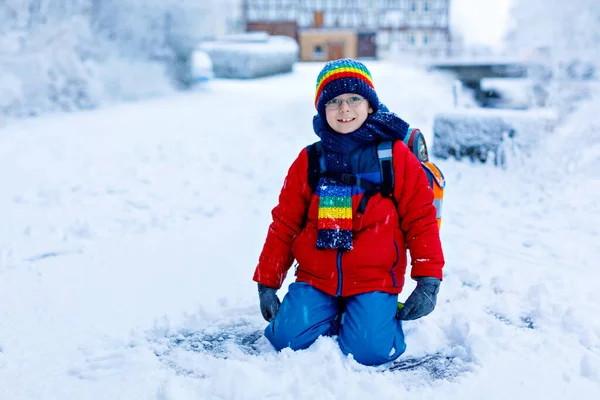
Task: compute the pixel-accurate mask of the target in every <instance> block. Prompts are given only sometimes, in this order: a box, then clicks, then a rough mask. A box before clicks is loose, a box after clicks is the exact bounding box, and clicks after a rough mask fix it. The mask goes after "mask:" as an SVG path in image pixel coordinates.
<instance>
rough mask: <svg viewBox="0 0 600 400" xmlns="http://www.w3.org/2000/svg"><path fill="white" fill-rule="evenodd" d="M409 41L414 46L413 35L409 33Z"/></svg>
mask: <svg viewBox="0 0 600 400" xmlns="http://www.w3.org/2000/svg"><path fill="white" fill-rule="evenodd" d="M408 41H409V43H410V44H411V45H412V46H414V45H415V35H410V37H409V38H408Z"/></svg>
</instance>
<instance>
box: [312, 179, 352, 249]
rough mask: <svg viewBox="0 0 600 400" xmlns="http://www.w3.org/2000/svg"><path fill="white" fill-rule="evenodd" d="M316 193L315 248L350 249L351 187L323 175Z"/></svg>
mask: <svg viewBox="0 0 600 400" xmlns="http://www.w3.org/2000/svg"><path fill="white" fill-rule="evenodd" d="M317 194H318V195H319V217H318V220H317V228H318V233H317V248H318V249H343V250H352V187H351V186H348V185H345V184H343V183H341V182H338V181H336V180H335V179H331V178H327V177H323V178H321V179H320V180H319V185H318V187H317Z"/></svg>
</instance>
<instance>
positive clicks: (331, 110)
mask: <svg viewBox="0 0 600 400" xmlns="http://www.w3.org/2000/svg"><path fill="white" fill-rule="evenodd" d="M360 99H362V101H361V100H360ZM340 102H341V104H340ZM327 104H328V105H327V106H326V107H325V116H326V117H327V123H328V124H329V126H330V127H331V129H333V130H334V131H336V132H338V133H341V134H342V135H345V134H347V133H351V132H354V131H355V130H357V129H358V128H360V126H361V125H362V124H363V122H365V120H366V119H367V117H368V116H369V114H371V113H372V112H373V109H372V108H371V106H370V105H369V102H368V101H367V100H366V99H365V98H364V97H363V96H361V95H358V94H355V93H345V94H341V95H339V96H337V97H336V98H334V99H332V100H331V101H330V102H329V103H327ZM350 104H352V106H351V105H350ZM338 106H339V107H338Z"/></svg>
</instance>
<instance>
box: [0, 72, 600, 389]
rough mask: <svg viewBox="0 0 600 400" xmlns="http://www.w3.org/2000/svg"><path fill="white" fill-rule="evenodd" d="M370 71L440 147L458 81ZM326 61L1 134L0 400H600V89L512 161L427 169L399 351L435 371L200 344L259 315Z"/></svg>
mask: <svg viewBox="0 0 600 400" xmlns="http://www.w3.org/2000/svg"><path fill="white" fill-rule="evenodd" d="M368 66H369V69H370V70H371V72H372V74H373V77H374V81H375V87H376V88H377V93H378V94H379V98H380V99H381V100H382V101H383V102H384V103H385V104H386V105H387V106H388V107H389V108H390V109H391V110H392V111H394V112H396V113H397V114H399V115H400V116H401V117H402V118H403V119H405V120H406V121H408V122H409V123H410V124H411V126H415V127H419V128H420V129H421V130H422V131H423V132H424V134H425V136H426V138H427V140H428V141H429V143H431V141H432V140H433V139H432V136H433V135H432V124H433V116H434V113H435V112H436V111H440V110H444V109H446V108H449V107H451V105H452V97H451V82H452V81H451V79H450V78H448V77H446V76H442V75H437V74H430V73H426V72H423V71H421V70H417V69H412V68H408V67H400V66H398V65H394V64H391V63H390V62H370V63H368ZM321 67H322V64H318V63H315V64H310V63H309V64H296V65H295V67H294V72H293V73H292V74H287V75H280V76H276V77H271V78H266V79H257V80H248V81H235V80H229V81H228V80H221V79H215V80H213V81H211V82H208V83H206V84H205V85H204V86H203V87H201V88H198V89H197V90H195V91H193V92H188V93H180V94H176V95H172V96H171V97H165V98H160V99H154V100H148V101H144V102H139V103H130V104H123V105H119V106H111V107H107V108H104V109H99V110H95V111H86V112H78V113H76V114H57V115H49V116H43V117H40V118H36V119H31V120H26V121H16V122H15V121H11V122H10V123H7V124H6V125H5V126H1V125H0V188H1V190H0V210H1V211H0V399H1V400H4V399H6V400H30V399H128V400H133V399H160V400H182V399H265V398H272V399H280V398H284V399H338V398H339V399H347V400H349V399H367V398H378V399H461V400H464V399H486V400H493V399H502V400H506V399H507V398H508V399H515V400H516V399H579V400H588V399H589V400H592V399H598V398H600V301H599V300H600V294H599V293H600V279H599V278H600V269H599V268H598V267H599V265H600V262H599V261H598V253H599V250H600V228H599V226H600V218H599V215H600V204H599V203H598V198H599V197H600V176H599V174H598V171H599V168H600V117H599V116H598V115H597V109H598V106H599V105H600V99H595V100H594V99H589V100H586V101H585V102H583V103H582V105H581V108H580V110H578V111H576V112H575V113H574V114H571V115H570V116H568V117H567V120H566V121H565V123H564V125H561V126H560V127H559V128H558V129H557V131H556V132H554V133H552V138H551V139H552V140H548V141H545V140H542V142H543V143H542V145H541V147H540V149H538V150H537V151H536V154H535V156H533V157H531V158H530V159H528V160H526V162H525V165H524V166H518V165H516V166H511V167H509V168H507V169H501V168H495V167H494V166H493V165H487V164H471V163H470V162H466V161H464V162H457V161H453V160H434V161H435V162H436V164H437V165H439V166H440V167H441V169H442V170H443V172H444V174H445V177H446V180H447V187H446V191H445V198H444V211H443V212H444V214H443V223H442V229H441V235H442V243H443V247H444V252H445V256H446V266H445V268H444V281H443V282H442V285H441V288H440V293H439V297H438V305H437V308H436V309H435V311H434V312H433V313H432V314H431V315H430V316H428V317H426V318H423V319H420V320H418V321H413V322H407V323H405V325H404V328H405V332H406V334H407V338H406V340H407V344H408V348H407V352H406V353H405V355H404V356H403V357H404V358H407V359H409V358H416V359H418V358H421V357H423V356H425V355H432V354H433V355H436V357H439V360H442V361H443V363H442V365H443V366H444V368H445V369H444V370H443V371H440V370H438V369H435V368H426V367H423V368H414V369H409V370H406V371H393V372H390V371H386V370H385V368H383V367H376V368H374V367H365V366H362V365H360V364H358V363H356V362H355V361H354V360H351V359H348V358H347V357H345V356H344V355H343V354H342V353H341V352H340V350H339V348H338V346H337V344H336V343H335V341H334V339H331V338H321V339H319V340H318V341H317V343H315V344H314V345H313V346H312V347H311V348H309V349H308V350H305V351H300V352H296V353H294V352H291V351H283V352H281V353H276V352H275V351H274V350H272V349H271V348H270V347H269V345H268V342H266V341H264V338H258V339H256V338H254V339H256V340H253V343H252V345H251V346H249V347H248V346H246V344H245V343H241V344H240V343H238V344H240V346H235V345H230V344H227V343H225V344H224V345H223V346H222V347H219V348H218V349H217V350H216V351H213V352H212V353H211V352H210V351H198V348H197V347H193V346H192V345H193V343H192V342H191V340H192V339H193V337H194V334H196V333H198V332H203V333H204V334H206V335H205V337H211V336H210V335H211V332H212V333H213V334H214V335H213V336H216V337H218V336H219V332H223V331H225V332H227V330H229V331H230V332H238V331H239V332H242V333H246V334H250V335H252V334H255V333H256V332H257V331H258V330H260V329H263V328H264V327H265V326H266V322H265V321H264V320H263V319H262V317H261V315H260V311H259V306H258V295H257V289H256V284H255V283H254V282H253V281H252V274H253V272H254V268H255V266H256V263H257V260H258V256H259V253H260V251H261V249H262V245H263V242H264V239H265V235H266V232H267V227H268V225H269V223H270V220H271V215H270V212H271V209H272V208H273V206H274V205H275V204H276V201H277V197H278V195H279V190H280V188H281V184H282V182H283V178H284V177H285V174H286V172H287V169H288V168H289V166H290V164H291V162H292V161H293V160H294V158H295V157H296V156H297V154H298V153H299V152H300V150H301V149H302V148H303V147H304V146H306V145H308V144H310V143H312V142H314V141H316V140H317V137H316V136H315V135H314V133H313V132H312V116H313V115H314V113H315V110H314V107H313V96H314V86H315V85H314V82H315V79H316V76H317V74H318V72H319V70H320V69H321ZM574 126H577V129H573V127H574ZM573 143H577V145H576V146H575V145H573ZM430 146H431V145H430ZM293 275H294V273H293V269H291V270H290V272H289V274H288V278H287V280H286V284H285V285H284V288H282V290H281V291H280V292H279V293H278V294H279V297H280V298H283V295H284V294H285V292H286V287H287V284H289V283H290V282H293V278H294V276H293ZM413 287H414V282H412V281H410V279H407V286H406V287H405V289H404V291H403V293H402V294H401V295H400V300H404V299H406V297H407V296H408V295H409V294H410V292H411V290H412V289H413ZM190 337H191V338H192V339H190ZM201 340H202V339H201ZM204 346H205V347H204V348H205V349H206V348H208V347H206V346H209V345H208V344H206V343H205V344H204ZM210 346H212V344H210ZM248 349H250V350H248ZM401 359H402V358H401Z"/></svg>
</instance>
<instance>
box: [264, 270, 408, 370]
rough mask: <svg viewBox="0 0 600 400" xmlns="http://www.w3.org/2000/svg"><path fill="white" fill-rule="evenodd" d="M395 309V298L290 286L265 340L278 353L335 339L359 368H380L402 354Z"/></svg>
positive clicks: (402, 343)
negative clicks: (333, 293) (332, 293)
mask: <svg viewBox="0 0 600 400" xmlns="http://www.w3.org/2000/svg"><path fill="white" fill-rule="evenodd" d="M397 305H398V296H397V295H392V294H389V293H385V292H369V293H363V294H358V295H355V296H349V297H335V296H330V295H328V294H326V293H324V292H322V291H320V290H318V289H315V288H314V287H312V286H311V285H309V284H307V283H304V282H294V283H292V284H291V285H290V286H289V289H288V293H287V294H286V295H285V297H284V298H283V302H282V303H281V307H280V308H279V312H278V313H277V316H276V317H275V319H274V320H272V321H271V323H269V325H268V326H267V328H266V329H265V336H266V338H267V339H268V340H269V341H270V342H271V344H272V345H273V346H274V347H275V349H277V351H280V350H282V349H284V348H286V347H289V348H291V349H292V350H302V349H306V348H308V347H309V346H310V345H311V344H313V343H314V342H315V341H316V340H317V338H318V337H319V336H334V335H337V336H338V343H339V346H340V349H341V350H342V352H343V353H344V354H352V355H353V357H354V359H355V360H356V361H357V362H359V363H361V364H363V365H380V364H384V363H386V362H389V361H393V360H395V359H396V358H398V357H399V356H400V355H401V354H402V353H404V351H405V350H406V343H405V342H404V332H403V331H402V322H401V321H400V320H398V319H396V309H397Z"/></svg>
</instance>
